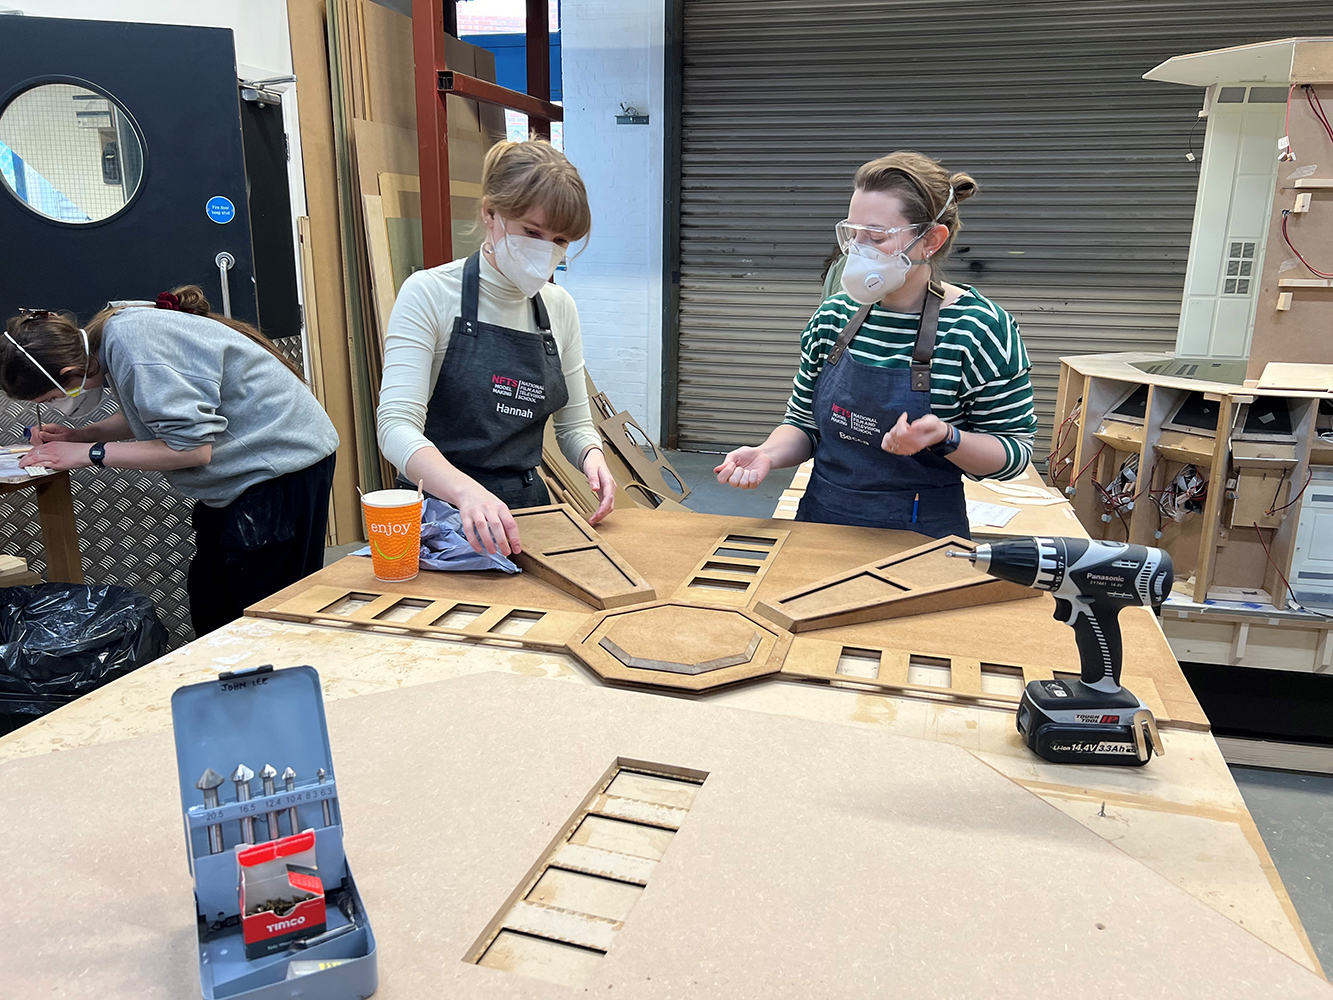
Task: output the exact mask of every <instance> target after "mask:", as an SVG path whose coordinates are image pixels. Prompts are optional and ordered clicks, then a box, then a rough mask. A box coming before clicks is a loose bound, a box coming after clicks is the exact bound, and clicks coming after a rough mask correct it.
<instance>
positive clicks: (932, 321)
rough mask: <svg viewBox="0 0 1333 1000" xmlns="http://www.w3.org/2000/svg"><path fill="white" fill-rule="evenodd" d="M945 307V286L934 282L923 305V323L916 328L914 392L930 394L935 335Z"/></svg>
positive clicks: (913, 373) (913, 357)
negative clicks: (943, 306)
mask: <svg viewBox="0 0 1333 1000" xmlns="http://www.w3.org/2000/svg"><path fill="white" fill-rule="evenodd" d="M942 305H944V286H943V285H941V284H940V283H939V282H938V281H932V282H931V283H930V284H929V285H928V286H927V287H926V300H925V301H924V302H923V303H921V323H920V325H919V326H918V327H917V328H916V344H914V345H913V347H912V364H911V384H912V391H913V392H930V359H931V356H932V355H934V353H935V335H936V333H938V332H939V328H940V306H942Z"/></svg>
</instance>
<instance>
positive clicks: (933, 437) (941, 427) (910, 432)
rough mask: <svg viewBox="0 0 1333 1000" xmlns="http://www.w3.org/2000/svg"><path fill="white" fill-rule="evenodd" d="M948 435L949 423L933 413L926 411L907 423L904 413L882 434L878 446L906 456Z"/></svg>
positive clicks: (890, 452) (922, 449)
mask: <svg viewBox="0 0 1333 1000" xmlns="http://www.w3.org/2000/svg"><path fill="white" fill-rule="evenodd" d="M948 436H949V425H948V424H946V423H945V422H944V421H943V420H941V419H940V418H939V417H937V416H935V414H933V413H927V414H926V415H925V416H924V417H918V418H917V419H916V420H913V421H911V422H910V423H909V422H908V420H907V414H906V413H904V414H903V415H902V416H901V417H899V418H898V422H897V423H896V424H894V425H893V426H892V427H891V428H890V429H889V433H887V434H885V435H884V440H883V441H882V442H881V443H880V447H881V448H882V449H884V450H885V451H887V452H888V453H889V454H891V455H902V456H904V457H906V456H907V455H915V454H916V453H917V452H918V451H924V450H925V449H926V448H929V447H931V446H932V445H936V444H939V443H940V442H941V441H943V440H944V439H945V438H946V437H948Z"/></svg>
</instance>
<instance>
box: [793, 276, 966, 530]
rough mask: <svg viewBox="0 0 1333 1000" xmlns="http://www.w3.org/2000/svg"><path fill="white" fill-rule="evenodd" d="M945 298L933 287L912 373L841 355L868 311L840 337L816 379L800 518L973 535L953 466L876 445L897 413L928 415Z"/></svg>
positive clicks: (929, 455) (910, 416)
mask: <svg viewBox="0 0 1333 1000" xmlns="http://www.w3.org/2000/svg"><path fill="white" fill-rule="evenodd" d="M943 300H944V288H943V286H941V285H939V284H937V283H935V282H931V284H930V288H929V290H928V291H927V292H926V301H925V303H924V304H923V305H922V309H921V320H920V322H919V324H918V326H917V335H916V343H915V345H914V346H913V349H912V363H911V366H910V367H908V368H883V367H878V366H874V365H867V364H862V363H861V362H859V361H857V360H856V359H855V358H854V357H852V356H851V354H849V353H847V347H848V345H849V344H851V342H852V340H853V339H854V338H855V337H856V334H857V331H858V330H860V328H861V324H862V323H863V322H865V318H866V316H867V315H869V313H870V309H871V307H870V306H864V307H862V308H861V310H860V311H859V312H857V314H856V315H855V316H853V317H852V319H851V321H850V322H849V323H848V324H847V328H846V329H845V330H843V332H842V334H841V336H839V337H838V342H837V343H836V344H835V345H834V347H833V350H832V352H831V353H830V354H829V356H828V360H827V361H825V362H824V368H823V370H822V371H820V373H819V377H818V378H817V379H816V380H815V391H814V411H815V422H816V426H817V427H818V428H819V444H818V445H816V447H815V455H814V458H815V467H814V471H813V472H812V473H811V475H810V485H809V486H808V487H807V488H806V491H805V496H804V497H802V499H801V505H800V507H799V508H798V510H797V513H796V519H797V520H798V521H822V522H825V523H827V524H851V525H857V526H859V527H866V528H888V529H892V530H895V531H916V532H919V533H921V534H923V535H929V536H930V537H932V538H942V537H944V536H945V535H958V536H960V537H962V538H971V537H972V536H971V533H970V531H969V529H968V524H967V501H966V500H965V499H964V497H963V474H962V471H961V470H960V469H959V468H958V466H956V465H954V464H953V463H952V462H950V461H949V460H948V459H947V458H943V457H941V456H939V455H936V454H934V453H932V452H930V451H929V450H926V451H920V452H917V453H916V454H915V455H895V454H893V453H892V452H887V451H884V449H883V448H882V447H881V446H880V445H881V442H882V441H883V439H884V435H885V433H886V432H888V430H889V429H890V428H892V427H893V425H894V424H896V423H897V422H898V418H899V417H900V416H901V415H902V414H903V413H906V414H907V419H908V420H909V421H912V420H917V419H918V418H920V417H923V416H925V415H926V414H927V413H929V412H930V359H931V356H932V355H933V353H934V350H935V334H936V332H937V330H938V327H939V316H940V306H941V305H942V304H943Z"/></svg>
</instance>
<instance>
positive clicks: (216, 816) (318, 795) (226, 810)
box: [186, 778, 338, 829]
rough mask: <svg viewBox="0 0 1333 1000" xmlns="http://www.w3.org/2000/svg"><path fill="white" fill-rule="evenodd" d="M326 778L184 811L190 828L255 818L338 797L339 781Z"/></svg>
mask: <svg viewBox="0 0 1333 1000" xmlns="http://www.w3.org/2000/svg"><path fill="white" fill-rule="evenodd" d="M325 781H326V783H325V784H323V785H318V784H315V785H309V786H307V787H304V788H297V789H296V790H295V791H290V792H289V791H286V790H284V791H280V792H276V793H274V794H273V795H259V796H256V797H255V798H252V799H247V800H244V801H241V802H224V803H221V804H220V805H217V806H213V807H209V806H203V805H197V806H191V807H190V808H189V809H188V810H187V811H186V815H187V816H188V817H189V821H190V827H191V829H197V828H199V827H204V826H215V825H217V824H219V823H229V822H232V821H233V820H241V819H257V818H259V817H262V816H263V815H264V814H265V813H268V812H273V811H279V810H286V809H295V808H297V807H298V806H302V805H307V804H309V803H317V802H331V801H332V800H334V799H336V798H337V797H338V784H337V782H336V781H335V780H334V779H332V778H326V779H325Z"/></svg>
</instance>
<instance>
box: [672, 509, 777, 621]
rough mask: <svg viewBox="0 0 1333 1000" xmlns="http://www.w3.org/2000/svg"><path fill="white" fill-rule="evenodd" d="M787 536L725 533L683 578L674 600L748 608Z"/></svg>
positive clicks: (761, 530) (758, 530)
mask: <svg viewBox="0 0 1333 1000" xmlns="http://www.w3.org/2000/svg"><path fill="white" fill-rule="evenodd" d="M790 534H791V532H790V531H773V530H771V529H764V528H756V529H754V530H753V531H746V532H735V533H733V532H730V531H729V532H727V533H726V534H724V535H722V537H721V538H719V539H718V540H717V541H716V542H715V543H714V544H713V545H712V547H711V548H710V550H709V552H708V555H706V556H704V557H703V558H702V559H700V560H699V565H697V566H695V567H694V569H693V570H691V571H690V574H689V576H687V577H685V582H684V583H682V584H681V585H680V587H679V588H677V590H676V593H675V595H674V596H675V599H676V600H678V601H699V602H701V603H704V604H729V605H735V606H736V607H739V608H748V607H750V605H751V604H752V602H753V601H754V598H755V593H756V591H758V589H759V585H760V584H761V583H762V582H763V580H764V577H765V576H767V575H768V571H769V570H770V569H772V568H773V564H774V563H775V562H776V561H777V558H778V554H779V553H780V552H781V551H782V543H783V542H785V541H786V540H787V536H788V535H790Z"/></svg>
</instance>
